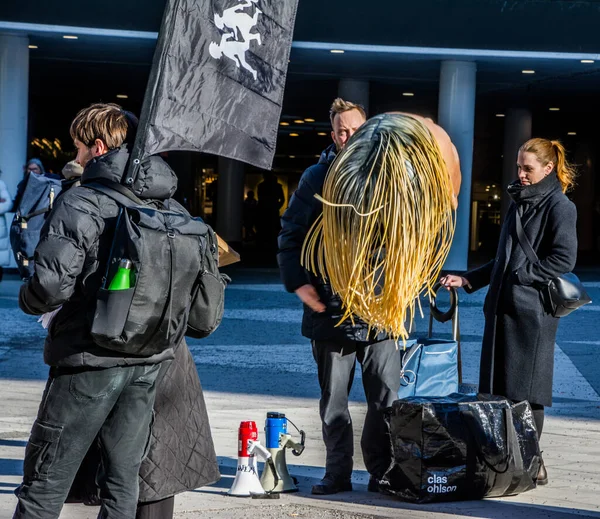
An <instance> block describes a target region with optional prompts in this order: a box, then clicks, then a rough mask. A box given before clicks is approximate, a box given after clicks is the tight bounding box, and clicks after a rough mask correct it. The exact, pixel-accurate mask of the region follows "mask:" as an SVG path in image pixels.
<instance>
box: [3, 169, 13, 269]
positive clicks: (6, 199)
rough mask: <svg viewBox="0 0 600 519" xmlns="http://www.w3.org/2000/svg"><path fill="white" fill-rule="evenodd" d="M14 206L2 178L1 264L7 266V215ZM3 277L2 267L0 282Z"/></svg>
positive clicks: (8, 260)
mask: <svg viewBox="0 0 600 519" xmlns="http://www.w3.org/2000/svg"><path fill="white" fill-rule="evenodd" d="M1 176H2V172H1V171H0V177H1ZM12 205H13V204H12V200H11V198H10V193H9V192H8V189H7V188H6V184H5V183H4V181H3V180H2V179H1V178H0V258H1V259H0V263H4V264H5V265H9V264H10V244H9V237H8V229H9V227H10V222H7V221H6V217H5V214H6V213H8V212H9V211H10V208H11V207H12ZM4 257H6V258H4ZM3 275H4V268H3V267H2V265H0V281H2V277H3Z"/></svg>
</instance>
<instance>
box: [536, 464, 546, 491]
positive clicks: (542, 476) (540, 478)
mask: <svg viewBox="0 0 600 519" xmlns="http://www.w3.org/2000/svg"><path fill="white" fill-rule="evenodd" d="M536 484H537V485H547V484H548V472H547V471H546V465H544V460H543V459H542V458H540V470H539V471H538V475H537V479H536Z"/></svg>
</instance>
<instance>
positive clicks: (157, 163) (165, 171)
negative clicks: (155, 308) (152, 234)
mask: <svg viewBox="0 0 600 519" xmlns="http://www.w3.org/2000/svg"><path fill="white" fill-rule="evenodd" d="M128 159H129V154H128V151H127V148H126V147H125V146H123V147H122V148H119V149H116V150H113V151H110V152H109V153H106V154H105V155H102V156H101V157H97V158H95V159H93V160H92V161H90V163H89V164H88V165H87V167H86V169H85V171H84V173H83V176H82V185H81V186H79V187H73V188H72V189H69V190H68V191H67V192H66V193H65V194H64V195H63V196H61V197H60V198H59V199H58V200H57V202H56V205H55V206H54V209H53V210H52V213H51V214H50V216H49V217H48V219H47V220H46V223H45V224H44V227H43V228H42V233H41V238H40V242H39V244H38V246H37V249H36V251H35V274H34V276H33V277H32V278H31V279H30V280H29V281H27V282H26V283H25V284H24V285H23V286H22V287H21V291H20V293H19V306H20V307H21V309H22V310H23V311H24V312H25V313H28V314H33V315H39V314H44V313H46V312H50V311H53V310H56V309H57V308H59V307H61V305H62V308H61V309H60V311H59V312H58V313H57V314H56V316H55V317H54V319H53V320H52V323H51V325H50V328H49V330H48V337H47V339H46V345H45V348H44V361H45V362H46V364H49V365H50V366H72V367H77V366H92V367H112V366H119V365H129V364H146V363H154V362H160V361H161V360H164V359H165V358H171V357H172V355H173V351H172V349H169V350H167V351H165V352H163V353H161V354H158V355H155V356H153V357H148V358H140V357H137V358H123V357H122V355H121V354H119V353H118V352H114V351H110V350H106V349H103V348H100V347H99V346H97V345H96V344H95V343H94V341H93V340H92V337H91V335H90V329H91V323H92V320H93V316H94V312H95V308H96V294H97V292H98V290H99V288H100V286H101V283H102V277H103V275H104V272H105V270H106V265H107V262H108V255H109V252H110V245H111V242H112V239H113V234H114V229H115V224H116V218H117V215H118V211H119V207H118V205H117V203H116V202H114V201H113V200H112V199H111V198H109V197H108V196H106V195H104V194H102V193H99V192H98V191H95V190H93V189H91V188H88V187H86V186H85V184H86V183H89V182H93V181H94V180H96V179H109V180H112V181H115V182H120V181H121V178H122V176H123V172H124V171H125V167H126V166H127V162H128ZM176 189H177V177H176V176H175V174H174V173H173V171H172V170H171V169H170V168H169V166H167V164H166V163H165V162H164V161H163V160H162V159H160V158H158V157H150V158H149V159H147V160H146V161H145V162H144V164H143V167H142V169H141V171H140V174H139V176H138V178H137V179H136V182H135V183H134V185H133V186H132V190H133V191H134V192H135V194H136V195H137V196H138V197H140V198H143V199H146V200H148V201H153V200H164V199H167V198H170V197H171V196H172V195H173V193H174V192H175V190H176Z"/></svg>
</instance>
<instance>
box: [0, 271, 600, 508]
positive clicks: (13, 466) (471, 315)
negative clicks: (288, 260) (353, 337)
mask: <svg viewBox="0 0 600 519" xmlns="http://www.w3.org/2000/svg"><path fill="white" fill-rule="evenodd" d="M232 277H233V278H234V283H233V284H232V285H231V286H230V288H229V289H228V293H227V304H226V306H227V311H226V318H225V319H224V321H223V324H222V325H221V327H220V328H219V330H218V331H217V332H216V333H215V334H214V335H213V336H211V337H209V338H208V339H205V340H203V341H192V342H191V344H190V348H191V350H192V353H193V355H194V358H195V360H196V363H197V366H198V372H199V374H200V378H201V380H202V383H203V386H204V389H205V392H206V399H207V404H208V408H209V415H210V420H211V426H212V431H213V435H214V439H215V445H216V449H217V454H218V455H219V461H220V464H221V470H222V473H223V478H222V479H221V481H219V482H218V483H217V484H215V485H213V486H211V487H207V488H202V489H198V490H196V491H195V492H188V493H186V494H183V495H181V496H178V497H177V501H176V516H177V517H178V518H181V519H183V518H228V519H236V518H238V517H239V518H242V517H257V518H280V517H281V518H284V517H306V518H322V519H330V518H331V519H333V518H336V519H337V518H340V519H355V518H356V519H358V518H368V517H371V518H380V517H399V516H402V517H406V518H413V517H414V518H425V517H440V518H441V517H448V516H454V517H484V518H504V517H506V518H521V517H522V518H525V517H548V518H552V519H559V518H560V519H562V518H563V517H572V516H573V515H574V514H575V515H583V516H594V517H600V482H599V479H600V447H598V445H600V422H599V420H600V396H599V392H600V363H599V362H598V350H599V346H600V340H599V339H598V337H597V336H596V335H595V332H596V330H597V325H598V322H599V319H598V317H599V314H598V312H600V304H598V303H596V304H593V305H589V306H588V307H585V308H584V309H581V310H579V311H578V312H575V313H574V314H572V315H571V316H569V317H568V318H565V319H563V321H562V322H561V326H560V327H559V334H558V339H557V343H558V347H557V349H556V370H555V391H554V397H555V398H554V399H555V406H554V407H553V408H552V409H551V410H549V413H548V415H549V416H548V419H547V422H546V423H547V425H546V426H545V432H544V438H543V442H542V448H543V450H544V458H545V460H546V464H547V466H548V470H549V474H550V484H549V485H548V486H546V487H541V488H538V489H536V490H534V491H532V492H529V493H526V494H522V495H520V496H516V497H513V498H506V499H495V500H485V501H479V502H463V503H450V504H443V505H436V506H412V505H407V504H405V503H401V502H399V501H397V500H394V499H391V498H388V497H384V496H379V495H376V494H371V493H367V492H366V486H365V485H366V482H367V479H368V475H367V473H366V472H365V469H364V464H363V462H362V459H361V457H360V454H359V453H360V447H359V437H358V434H357V435H356V436H357V438H356V452H357V456H356V461H355V469H356V470H355V473H354V479H353V481H354V483H355V488H356V491H355V492H352V493H344V494H338V495H336V496H333V498H315V497H313V496H311V495H310V494H309V490H310V486H311V485H312V484H313V483H314V482H315V481H316V480H317V479H319V478H320V477H321V476H322V475H323V472H324V471H323V460H324V452H323V447H322V442H321V440H320V422H319V417H318V385H317V380H316V369H315V366H314V362H313V360H312V356H311V351H310V347H309V344H308V342H307V341H306V340H305V339H304V338H302V337H301V335H300V333H299V328H300V319H301V309H300V306H299V304H298V302H297V300H296V298H295V296H293V295H289V294H286V293H285V292H284V291H283V290H282V289H281V287H280V285H279V282H278V278H277V274H276V273H275V272H273V271H266V270H255V271H243V270H238V271H234V272H233V273H232ZM582 277H583V278H584V279H585V281H586V284H587V287H588V288H589V290H590V293H591V295H592V298H593V299H594V300H595V301H600V274H598V273H596V272H592V271H590V272H587V273H585V272H584V273H583V276H582ZM18 286H19V282H18V281H16V280H10V279H8V280H5V281H4V282H3V283H2V284H0V519H4V518H8V517H11V511H12V509H13V507H14V504H15V498H14V496H13V495H12V491H13V489H14V487H15V486H16V484H17V483H18V482H19V480H20V474H21V463H22V457H23V452H24V446H25V441H26V439H27V437H28V433H29V429H30V427H31V423H32V422H33V419H34V417H35V413H36V409H37V405H38V403H39V400H40V396H41V392H42V389H43V384H44V381H45V378H46V373H47V369H46V367H45V366H44V365H43V363H42V357H41V350H42V344H43V337H44V333H43V330H42V328H41V326H40V325H39V324H38V323H37V322H36V319H35V318H32V317H29V316H25V315H23V314H22V313H21V312H20V311H19V310H18V308H17V306H16V296H17V291H18ZM484 295H485V294H484V293H476V294H473V295H470V296H468V295H466V294H461V305H460V312H461V330H462V334H461V337H462V341H463V361H464V379H465V382H471V383H475V382H476V381H477V378H478V368H477V364H478V362H477V361H478V356H479V349H480V340H481V332H482V329H483V318H482V315H481V307H482V303H483V297H484ZM416 325H417V327H416V332H415V335H421V334H423V332H424V330H425V329H426V319H418V320H417V322H416ZM438 326H439V328H437V330H438V331H439V332H440V333H445V332H446V331H448V329H444V328H443V327H442V325H438ZM351 398H352V406H351V411H352V415H353V418H354V421H355V423H356V424H357V426H356V430H359V429H360V425H359V424H360V423H362V420H363V416H364V412H365V406H364V397H363V395H362V387H361V379H360V374H359V373H357V377H356V380H355V384H354V388H353V391H352V394H351ZM267 411H281V412H285V413H286V414H287V416H288V417H289V418H291V419H292V420H293V421H294V422H295V423H296V425H298V426H299V427H300V428H302V429H304V430H305V431H306V433H307V448H306V451H305V452H304V454H303V455H302V456H300V457H298V458H296V457H292V459H289V463H290V465H291V467H290V471H291V472H292V474H293V475H295V476H297V477H298V479H299V481H300V492H299V493H298V494H288V495H284V496H282V497H281V499H279V500H273V501H262V500H252V499H240V498H231V497H227V496H226V495H225V491H226V490H227V489H228V488H229V487H230V486H231V483H232V481H233V474H234V468H235V464H236V459H235V456H236V445H237V426H238V425H239V422H240V421H241V420H255V421H256V422H257V423H258V424H259V428H262V423H264V419H265V415H266V412H267ZM96 514H97V509H96V508H88V507H84V506H81V505H67V506H65V509H64V511H63V514H62V515H61V518H62V519H71V518H78V519H80V518H81V519H86V518H90V519H91V518H94V517H96Z"/></svg>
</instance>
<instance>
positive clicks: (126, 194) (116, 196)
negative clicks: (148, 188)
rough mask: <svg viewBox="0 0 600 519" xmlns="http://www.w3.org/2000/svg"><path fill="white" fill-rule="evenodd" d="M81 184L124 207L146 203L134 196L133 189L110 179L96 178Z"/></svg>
mask: <svg viewBox="0 0 600 519" xmlns="http://www.w3.org/2000/svg"><path fill="white" fill-rule="evenodd" d="M83 186H84V187H89V188H90V189H93V190H94V191H98V192H100V193H103V194H105V195H106V196H108V197H110V198H112V199H113V200H114V201H115V202H117V203H118V204H121V205H122V206H125V207H130V208H133V207H139V206H144V205H146V204H145V203H144V202H143V201H142V200H141V199H139V198H138V197H137V196H135V193H134V192H133V191H131V190H130V189H127V188H126V187H125V186H122V185H121V184H118V183H117V182H113V181H112V180H108V179H104V178H98V179H96V180H94V182H90V183H89V184H83Z"/></svg>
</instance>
